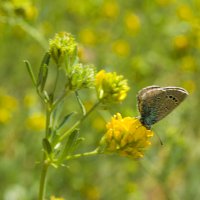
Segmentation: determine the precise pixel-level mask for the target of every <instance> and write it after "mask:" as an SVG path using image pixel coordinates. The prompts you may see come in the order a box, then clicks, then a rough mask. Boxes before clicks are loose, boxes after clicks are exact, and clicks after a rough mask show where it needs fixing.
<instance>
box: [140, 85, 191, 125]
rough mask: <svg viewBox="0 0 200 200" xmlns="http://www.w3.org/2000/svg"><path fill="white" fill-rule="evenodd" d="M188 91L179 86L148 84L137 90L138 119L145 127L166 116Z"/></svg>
mask: <svg viewBox="0 0 200 200" xmlns="http://www.w3.org/2000/svg"><path fill="white" fill-rule="evenodd" d="M187 96H188V92H187V91H186V90H185V89H184V88H181V87H174V86H170V87H160V86H156V85H153V86H148V87H145V88H143V89H142V90H140V91H139V92H138V95H137V100H138V110H139V112H140V115H141V116H140V121H141V123H142V124H143V125H144V126H145V127H146V128H147V129H151V126H152V125H153V124H155V123H156V122H158V121H160V120H161V119H163V118H164V117H166V116H167V115H168V114H169V113H170V112H172V111H173V110H174V109H175V108H176V107H177V106H178V105H179V104H180V103H181V102H182V101H183V100H184V99H185V98H186V97H187Z"/></svg>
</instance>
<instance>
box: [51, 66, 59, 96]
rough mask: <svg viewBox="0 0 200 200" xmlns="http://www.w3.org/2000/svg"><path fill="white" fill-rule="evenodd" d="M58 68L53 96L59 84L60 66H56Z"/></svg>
mask: <svg viewBox="0 0 200 200" xmlns="http://www.w3.org/2000/svg"><path fill="white" fill-rule="evenodd" d="M56 67H57V69H56V80H55V83H54V88H53V92H52V94H54V93H55V91H56V87H57V83H58V77H59V65H58V66H56Z"/></svg>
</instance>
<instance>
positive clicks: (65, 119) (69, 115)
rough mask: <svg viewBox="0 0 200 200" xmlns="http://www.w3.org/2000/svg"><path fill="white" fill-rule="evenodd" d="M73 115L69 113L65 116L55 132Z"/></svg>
mask: <svg viewBox="0 0 200 200" xmlns="http://www.w3.org/2000/svg"><path fill="white" fill-rule="evenodd" d="M74 114H75V112H71V113H70V114H68V115H66V116H65V117H64V119H63V120H62V122H61V123H60V124H59V125H58V127H57V130H58V129H60V128H62V127H63V126H64V125H65V124H66V123H67V122H68V121H69V119H70V118H71V117H72V115H74Z"/></svg>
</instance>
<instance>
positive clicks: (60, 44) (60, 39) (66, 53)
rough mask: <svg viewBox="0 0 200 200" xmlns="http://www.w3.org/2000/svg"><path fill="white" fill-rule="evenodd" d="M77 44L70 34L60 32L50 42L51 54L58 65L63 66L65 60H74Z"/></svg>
mask: <svg viewBox="0 0 200 200" xmlns="http://www.w3.org/2000/svg"><path fill="white" fill-rule="evenodd" d="M76 50H77V43H76V42H75V39H74V37H73V36H72V35H71V34H70V33H66V32H60V33H57V34H56V35H55V37H54V38H53V39H51V40H50V41H49V53H50V55H51V57H52V59H53V60H54V61H55V63H56V64H57V65H59V66H60V65H61V64H62V63H63V62H64V61H65V59H66V60H70V59H74V57H75V56H76Z"/></svg>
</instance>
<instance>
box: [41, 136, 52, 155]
mask: <svg viewBox="0 0 200 200" xmlns="http://www.w3.org/2000/svg"><path fill="white" fill-rule="evenodd" d="M42 144H43V148H44V150H45V151H46V152H47V153H48V154H51V152H52V148H51V144H50V143H49V140H47V139H46V138H44V139H43V140H42Z"/></svg>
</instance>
